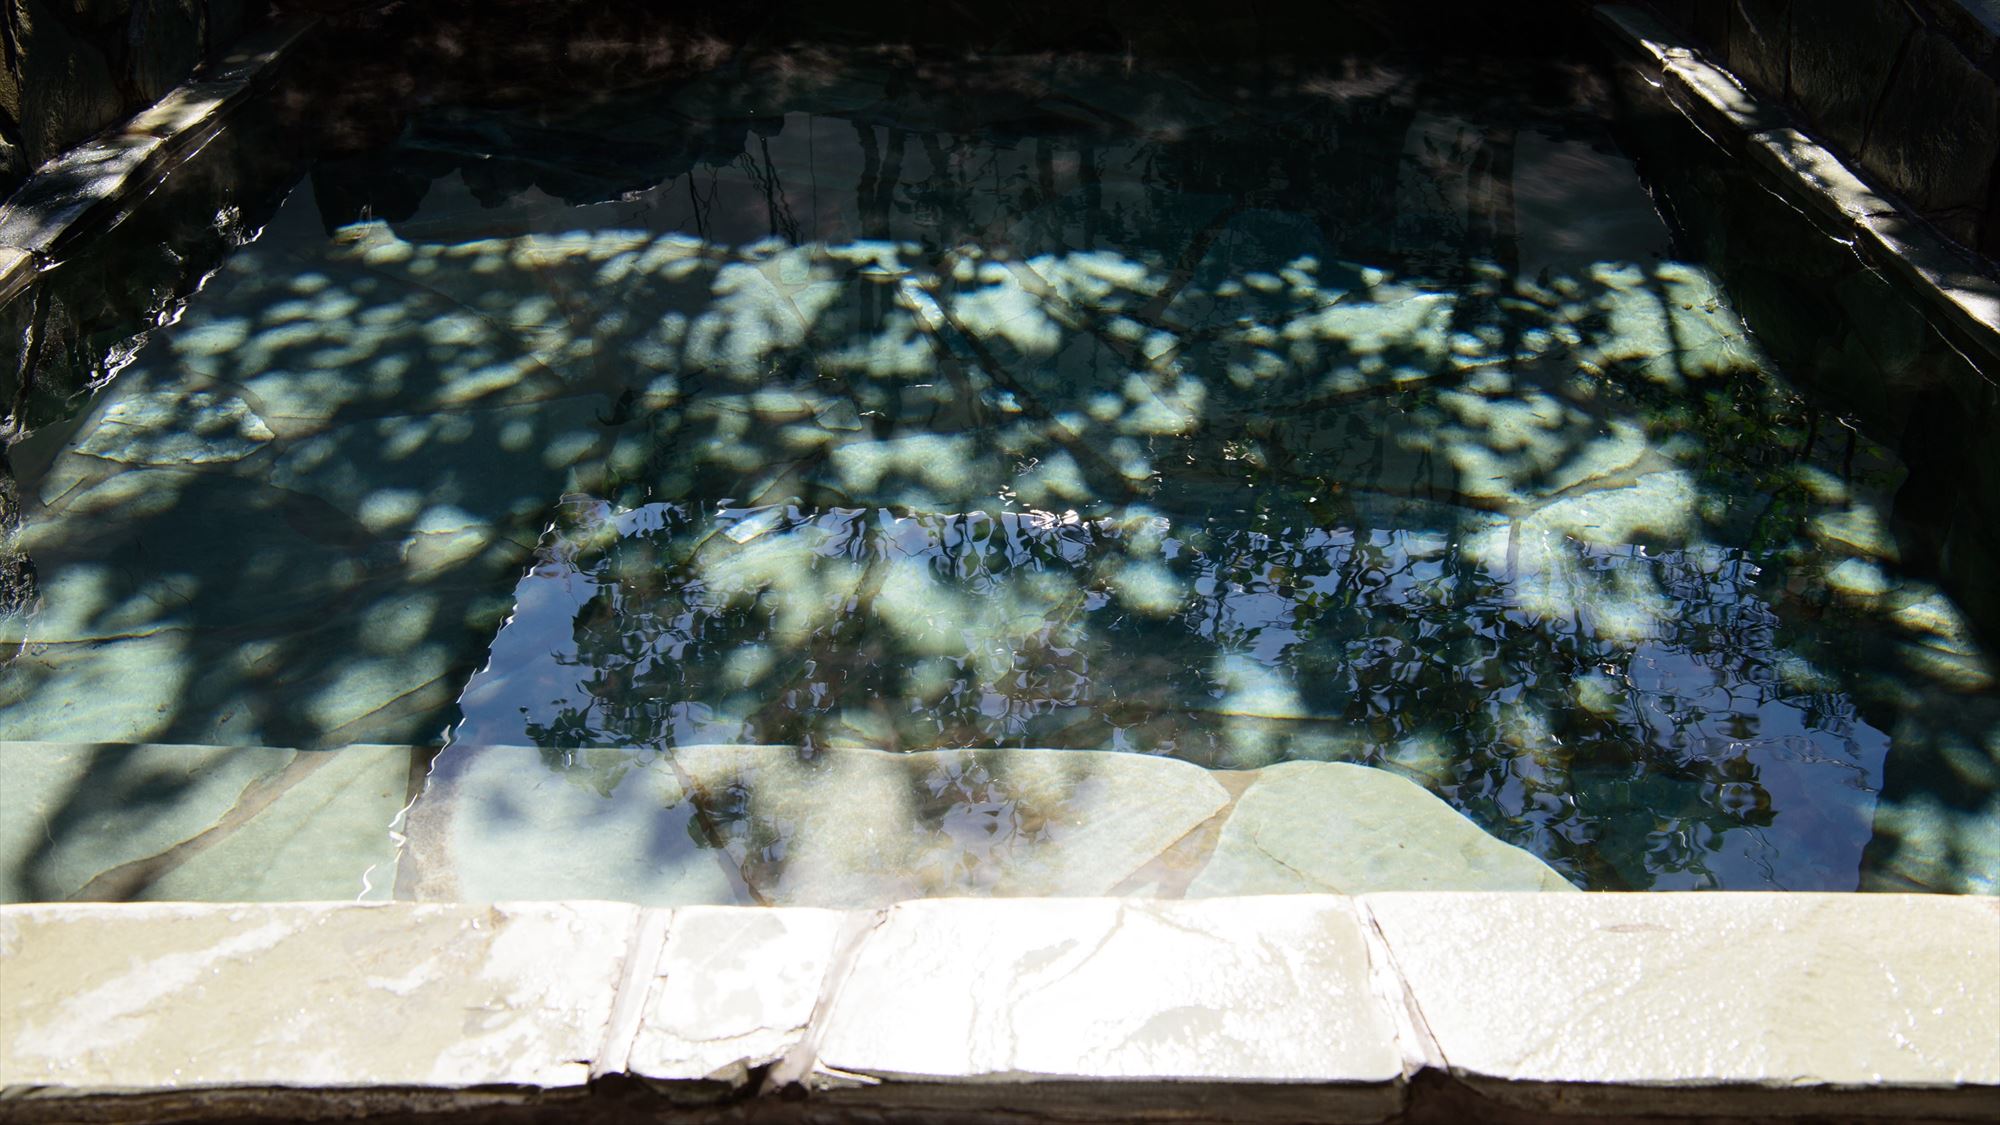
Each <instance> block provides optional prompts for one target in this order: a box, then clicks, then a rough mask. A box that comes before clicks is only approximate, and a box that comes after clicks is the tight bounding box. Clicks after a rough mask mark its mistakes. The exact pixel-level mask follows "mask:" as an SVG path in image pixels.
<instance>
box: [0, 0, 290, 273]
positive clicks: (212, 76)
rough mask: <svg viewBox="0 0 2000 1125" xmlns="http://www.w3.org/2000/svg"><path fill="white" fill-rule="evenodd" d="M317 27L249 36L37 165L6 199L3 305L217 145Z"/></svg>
mask: <svg viewBox="0 0 2000 1125" xmlns="http://www.w3.org/2000/svg"><path fill="white" fill-rule="evenodd" d="M317 22H318V21H317V20H316V19H314V18H303V19H294V20H287V21H282V22H280V23H278V24H276V25H274V26H272V27H270V28H267V29H265V30H263V31H260V32H257V33H255V34H253V35H249V36H246V37H245V38H244V39H243V40H242V41H241V42H240V43H239V44H238V45H237V46H236V48H235V49H234V50H232V51H231V52H230V53H229V54H228V55H226V56H224V57H223V58H222V60H221V61H220V62H218V63H217V64H216V65H215V66H214V67H213V68H211V69H210V70H209V71H208V72H207V73H205V74H203V75H202V76H201V77H199V78H196V79H194V80H192V81H189V82H185V83H183V84H181V85H179V86H176V87H174V88H173V89H172V90H169V91H167V93H166V94H165V95H163V96H162V97H161V98H160V100H158V101H156V102H154V103H153V104H152V105H150V106H148V107H146V108H145V109H143V110H140V111H139V112H138V113H137V114H135V115H133V116H132V117H131V118H130V119H128V120H127V121H125V122H124V123H123V124H120V125H116V126H113V127H112V128H110V129H107V130H105V131H104V132H102V133H100V134H98V135H97V136H95V137H93V138H91V139H90V140H88V141H85V142H84V143H82V144H80V145H77V146H76V147H75V148H72V149H70V150H69V151H68V152H65V153H63V154H62V155H61V156H58V157H56V158H55V159H53V160H50V161H49V162H48V163H46V164H44V165H42V166H41V167H40V168H37V169H36V170H35V171H34V174H33V175H31V176H29V177H28V179H27V180H26V181H24V182H23V183H22V184H21V186H20V187H18V188H16V189H15V191H14V193H13V194H12V195H11V196H8V197H7V198H6V199H5V201H4V203H0V304H4V303H6V302H7V301H8V300H10V299H11V298H13V297H14V296H16V295H17V294H18V293H20V292H21V290H22V289H24V288H26V286H27V285H28V283H29V282H30V281H32V280H33V278H34V276H35V274H36V273H37V272H39V270H40V269H43V268H46V267H47V266H49V265H50V264H52V259H53V258H54V257H55V256H56V255H57V254H58V253H59V252H62V251H64V250H65V249H66V245H67V244H68V243H69V242H70V241H71V240H72V239H73V238H75V237H77V236H79V235H81V234H83V233H84V232H86V231H90V230H101V229H104V228H105V227H107V226H111V225H115V224H116V222H117V219H118V217H119V216H118V210H119V208H120V206H122V205H123V204H124V203H125V202H126V201H128V200H130V199H132V198H133V197H134V196H136V195H138V194H140V193H142V192H144V191H145V190H147V189H148V188H149V187H151V186H152V184H154V183H155V182H157V181H158V180H159V178H160V177H161V176H163V175H165V174H166V173H167V172H168V171H170V170H171V169H172V168H173V167H174V165H175V164H176V163H177V162H178V161H180V160H181V159H182V158H183V157H186V156H187V155H189V154H191V153H193V152H195V151H196V150H197V149H199V148H200V147H201V146H202V145H204V144H206V143H207V142H208V141H209V140H211V139H212V138H213V137H214V136H215V135H216V133H217V132H218V131H219V130H220V129H221V128H222V127H223V125H224V123H225V122H226V120H227V118H228V116H229V114H230V112H231V111H233V110H234V109H235V108H236V107H237V106H238V105H240V104H242V102H243V101H244V99H246V98H248V97H249V96H250V95H251V94H253V93H255V92H257V91H258V90H261V89H263V88H264V87H266V86H267V85H269V83H270V81H271V79H272V78H273V76H274V75H275V73H276V64H277V63H278V62H279V61H280V60H281V59H283V58H284V56H285V55H286V54H287V53H288V52H289V51H290V50H291V49H292V48H293V47H294V46H296V45H297V44H298V42H299V41H300V40H301V39H302V38H304V36H305V35H306V33H307V32H308V31H310V30H311V29H312V28H313V27H314V26H315V25H316V24H317Z"/></svg>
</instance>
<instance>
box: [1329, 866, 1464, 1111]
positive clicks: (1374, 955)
mask: <svg viewBox="0 0 2000 1125" xmlns="http://www.w3.org/2000/svg"><path fill="white" fill-rule="evenodd" d="M1348 901H1350V902H1351V903H1353V904H1354V912H1355V914H1356V915H1357V916H1358V917H1359V919H1360V922H1361V937H1362V940H1363V942H1364V943H1365V944H1366V946H1367V950H1368V978H1369V984H1370V986H1371V987H1372V988H1373V989H1374V991H1375V994H1376V996H1377V997H1378V998H1379V999H1380V1000H1381V1001H1382V1005H1383V1007H1385V1008H1386V1009H1387V1010H1388V1012H1389V1015H1390V1017H1391V1018H1392V1019H1393V1020H1394V1021H1395V1029H1394V1031H1395V1037H1396V1050H1397V1053H1398V1054H1400V1055H1402V1057H1403V1082H1404V1083H1405V1084H1406V1085H1407V1084H1409V1083H1411V1082H1414V1081H1416V1078H1417V1075H1418V1074H1420V1073H1422V1072H1423V1071H1425V1070H1436V1071H1439V1072H1441V1073H1446V1074H1449V1073H1450V1072H1451V1063H1450V1060H1448V1059H1446V1058H1445V1054H1444V1046H1443V1045H1442V1044H1440V1043H1439V1042H1438V1039H1437V1036H1436V1035H1435V1034H1433V1033H1432V1032H1431V1027H1430V1021H1429V1020H1427V1019H1426V1018H1425V1017H1424V1012H1423V1007H1422V1005H1420V1004H1419V1003H1418V1002H1417V996H1416V993H1415V991H1413V990H1412V989H1411V988H1410V984H1409V981H1408V980H1407V979H1406V978H1405V977H1404V975H1403V968H1402V966H1401V965H1400V964H1398V963H1397V960H1396V951H1395V949H1394V948H1393V947H1392V946H1391V945H1390V944H1389V935H1388V934H1387V933H1385V932H1383V929H1382V926H1381V923H1380V922H1379V921H1377V919H1376V917H1375V911H1374V910H1373V908H1371V907H1370V906H1369V903H1368V896H1367V895H1357V896H1355V897H1354V898H1352V899H1350V900H1348Z"/></svg>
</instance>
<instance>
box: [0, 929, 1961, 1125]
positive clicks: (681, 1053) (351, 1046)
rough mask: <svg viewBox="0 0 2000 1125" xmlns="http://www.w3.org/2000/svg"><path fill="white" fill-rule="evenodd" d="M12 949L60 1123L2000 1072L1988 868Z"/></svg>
mask: <svg viewBox="0 0 2000 1125" xmlns="http://www.w3.org/2000/svg"><path fill="white" fill-rule="evenodd" d="M0 958H4V963H5V964H6V965H7V967H8V971H9V986H8V988H7V989H6V990H5V991H4V992H0V1106H4V1112H5V1115H6V1117H7V1118H8V1119H9V1120H11V1121H19V1122H24V1123H25V1122H53V1121H68V1120H80V1119H88V1120H119V1121H133V1122H137V1121H151V1120H186V1119H199V1120H227V1119H231V1118H235V1117H247V1118H261V1119H265V1120H269V1119H274V1118H280V1119H282V1118H294V1119H296V1118H303V1117H309V1116H310V1117H320V1116H326V1115H338V1116H341V1117H366V1116H369V1115H371V1114H374V1115H386V1116H390V1117H392V1118H394V1119H398V1120H401V1119H403V1115H409V1114H424V1113H429V1114H435V1115H438V1117H439V1119H444V1120H451V1119H454V1116H453V1115H454V1114H456V1115H458V1119H467V1120H521V1121H526V1120H545V1121H555V1120H572V1121H573V1120H644V1119H655V1118H659V1117H666V1118H668V1119H675V1115H676V1114H679V1115H685V1116H692V1117H695V1118H697V1119H701V1120H744V1121H828V1122H832V1121H862V1120H865V1121H877V1122H879V1121H897V1120H938V1119H941V1118H945V1119H952V1120H1020V1119H1022V1118H1023V1117H1024V1116H1025V1117H1028V1118H1031V1119H1048V1120H1093V1121H1164V1120H1172V1121H1194V1122H1208V1121H1215V1122H1220V1121H1231V1122H1236V1121H1287V1122H1301V1121H1335V1122H1383V1121H1391V1120H1396V1121H1445V1120H1469V1119H1475V1118H1476V1119H1482V1120H1500V1121H1517V1120H1518V1121H1532V1120H1552V1119H1553V1120H1563V1119H1574V1120H1580V1121H1595V1122H1606V1121H1628V1120H1629V1121H1649V1122H1668V1121H1682V1120H1690V1121H1691V1120H1700V1121H1705V1122H1718V1121H1729V1122H1739V1121H1741V1122H1747V1121H1753V1120H1764V1121H1768V1120H1774V1119H1790V1118H1809V1119H1813V1120H1835V1119H1837V1120H1841V1121H1870V1120H1873V1121H1946V1120H1990V1111H1991V1108H1992V1106H1993V1104H1994V1099H1995V1098H1996V1096H2000V1037H1996V1036H1995V1035H1993V1033H1992V1032H1993V1029H1994V1027H1995V1026H1996V1025H2000V902H1995V901H1992V900H1987V899H1977V898H1955V897H1948V896H1860V895H1813V894H1793V895H1761V894H1745V895H1702V896H1676V895H1534V894H1527V895H1509V894H1423V893H1403V894H1380V895H1364V896H1360V897H1356V898H1344V897H1335V896H1326V895H1280V896H1268V897H1251V898H1224V899H1208V900H1202V901H1189V902H1129V901H1115V900H1105V899H1067V900H1057V899H1044V900H1037V901H1031V902H1005V903H1002V902H980V901H972V900H963V899H959V900H938V901H927V902H906V903H902V904H899V905H896V906H892V907H888V908H886V909H881V910H869V911H855V912H842V911H828V910H812V909H798V908H793V909H783V908H727V907H724V908H715V907H688V908H681V909H675V910H660V909H651V910H648V909H641V908H638V907H634V906H630V905H614V904H609V903H592V902H577V903H537V904H513V905H504V906H494V907H486V906H471V905H409V904H394V905H375V906H370V905H347V906H339V905H329V904H297V905H262V906H260V905H254V904H241V903H239V904H218V905H212V906H204V905H199V904H129V905H95V906H92V905H44V906H9V907H4V908H0ZM197 1043H198V1044H199V1049H198V1050H197V1049H191V1048H190V1044H197ZM506 1110H514V1111H519V1112H518V1113H517V1114H515V1115H512V1116H509V1115H507V1114H505V1113H501V1112H500V1111H506Z"/></svg>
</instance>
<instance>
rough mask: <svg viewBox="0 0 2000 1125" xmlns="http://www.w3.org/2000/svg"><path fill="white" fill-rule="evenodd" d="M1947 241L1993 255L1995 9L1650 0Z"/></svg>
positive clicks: (1998, 165)
mask: <svg viewBox="0 0 2000 1125" xmlns="http://www.w3.org/2000/svg"><path fill="white" fill-rule="evenodd" d="M1653 6H1654V7H1655V8H1656V9H1657V10H1659V11H1660V12H1661V13H1662V14H1664V15H1666V16H1668V17H1669V18H1671V19H1673V20H1674V21H1676V22H1678V23H1679V24H1680V25H1681V28H1682V29H1683V30H1684V31H1687V32H1689V33H1690V34H1691V35H1693V36H1694V37H1695V38H1696V39H1697V40H1698V41H1700V42H1701V43H1702V45H1703V46H1704V47H1705V48H1706V49H1707V50H1708V51H1709V53H1710V54H1711V55H1712V56H1713V57H1714V58H1715V60H1716V61H1718V62H1720V63H1722V64H1723V65H1724V66H1727V67H1728V68H1729V69H1730V70H1731V71H1733V72H1734V73H1735V74H1736V75H1737V77H1739V78H1741V79H1742V80H1743V81H1744V82H1745V83H1747V84H1749V85H1750V86H1752V87H1753V88H1755V89H1756V90H1757V92H1758V93H1760V94H1763V95H1764V96H1766V97H1770V98H1776V99H1779V100H1782V101H1783V102H1785V103H1786V104H1787V105H1789V106H1790V107H1791V108H1792V109H1793V110H1795V111H1796V112H1798V113H1799V115H1800V116H1802V117H1803V118H1805V120H1806V121H1807V122H1808V123H1809V125H1810V128H1811V130H1812V132H1813V133H1814V134H1815V135H1816V136H1818V137H1819V138H1820V139H1821V140H1823V141H1825V142H1826V143H1827V144H1828V145H1829V146H1831V147H1832V148H1834V149H1836V150H1837V151H1839V152H1840V153H1841V154H1842V155H1843V156H1845V157H1847V158H1848V159H1849V160H1850V162H1851V163H1853V164H1855V165H1858V166H1859V167H1858V169H1857V170H1859V171H1861V172H1863V174H1864V175H1867V176H1869V177H1870V178H1871V179H1873V180H1875V181H1876V183H1877V184H1878V185H1879V186H1880V187H1883V188H1887V189H1888V190H1890V191H1893V192H1895V193H1896V194H1898V195H1900V196H1902V197H1903V199H1904V200H1905V201H1907V202H1908V203H1909V204H1910V206H1911V207H1912V208H1914V209H1915V210H1916V211H1917V212H1919V213H1920V214H1922V215H1923V216H1924V217H1925V218H1927V219H1929V220H1930V221H1931V223H1933V224H1934V225H1935V226H1937V227H1938V228H1939V229H1940V230H1942V231H1944V232H1945V233H1946V234H1948V235H1950V236H1951V237H1952V238H1954V239H1956V240H1958V241H1959V242H1960V243H1962V244H1964V245H1966V246H1968V247H1972V248H1974V249H1977V250H1979V251H1980V252H1982V253H1984V254H1986V255H1987V256H1989V257H2000V0H1653Z"/></svg>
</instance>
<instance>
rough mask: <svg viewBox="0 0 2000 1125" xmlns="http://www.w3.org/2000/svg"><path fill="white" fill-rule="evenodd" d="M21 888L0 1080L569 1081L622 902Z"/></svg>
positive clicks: (9, 946)
mask: <svg viewBox="0 0 2000 1125" xmlns="http://www.w3.org/2000/svg"><path fill="white" fill-rule="evenodd" d="M382 909H383V908H380V907H372V906H348V907H328V906H325V905H305V904H298V905H275V906H249V905H230V906H227V907H211V906H198V905H181V904H176V905H157V906H130V905H125V906H108V907H107V906H69V905H65V906H30V907H12V908H9V909H8V910H7V911H5V912H4V913H0V959H4V961H5V963H6V965H7V977H8V985H7V990H6V991H7V997H6V1001H5V1004H4V1006H0V1015H4V1023H0V1084H4V1085H5V1086H7V1087H22V1086H41V1087H54V1088H55V1089H56V1090H58V1091H70V1092H79V1093H80V1092H87V1091H93V1090H95V1091H109V1090H146V1089H151V1090H172V1089H177V1088H182V1087H193V1086H209V1087H215V1086H278V1087H297V1086H322V1087H355V1086H376V1087H396V1086H402V1087H433V1088H435V1087H446V1088H466V1087H478V1086H532V1087H541V1088H562V1087H574V1086H577V1085H580V1084H582V1083H583V1082H585V1081H586V1080H587V1079H588V1077H589V1073H590V1060H591V1058H592V1057H593V1056H594V1055H595V1054H596V1052H597V1051H598V1049H599V1046H600V1044H601V1043H602V1041H603V1038H604V1033H605V1028H606V1026H607V1022H608V1020H609V1016H610V1010H611V1004H612V997H613V994H614V993H615V991H616V989H617V985H618V982H619V978H620V974H621V971H622V959H623V957H624V955H625V949H626V944H627V942H628V940H629V938H630V936H631V933H632V930H633V927H634V924H635V922H636V919H637V914H638V910H637V908H635V907H630V906H623V905H612V904H608V903H550V904H540V905H521V906H510V907H494V908H484V907H470V906H406V907H400V908H394V910H393V912H392V913H378V911H379V910H382Z"/></svg>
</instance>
